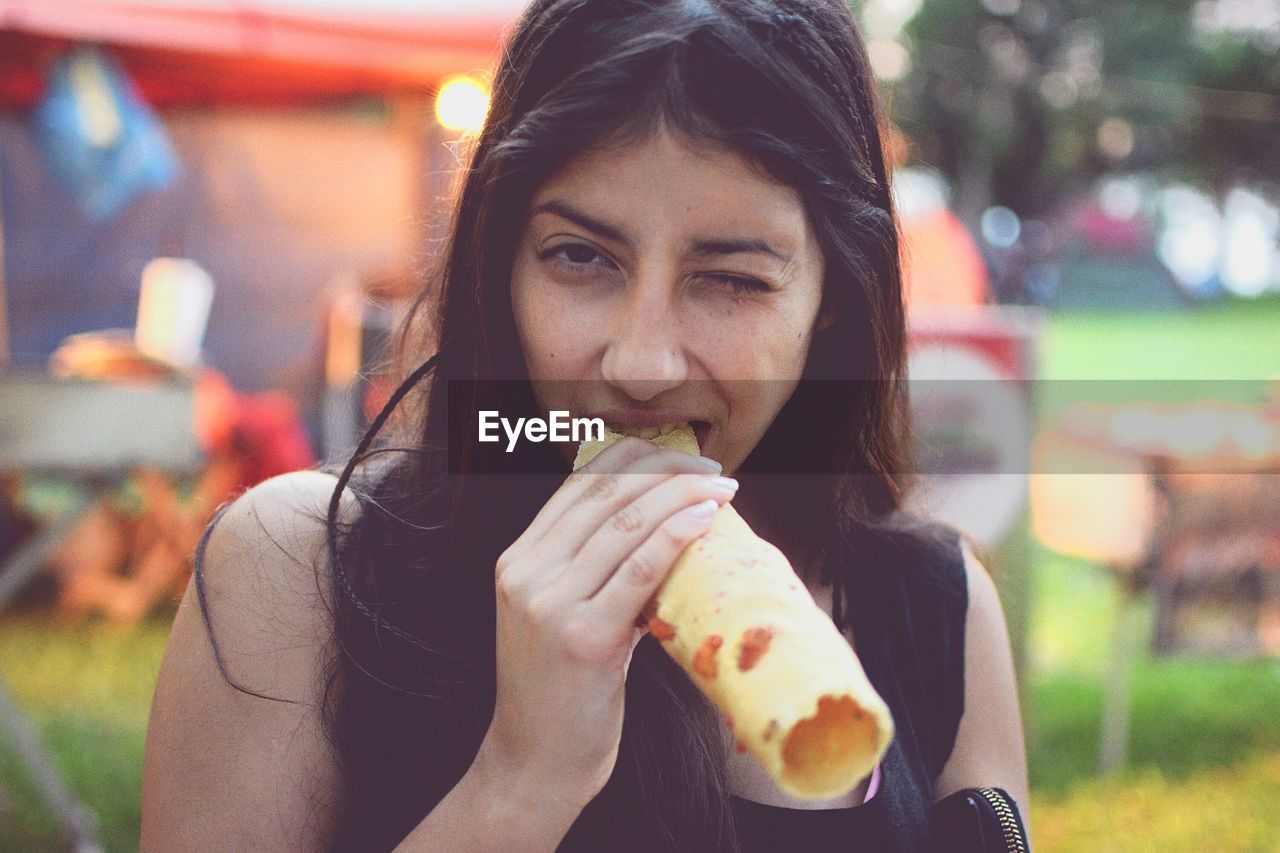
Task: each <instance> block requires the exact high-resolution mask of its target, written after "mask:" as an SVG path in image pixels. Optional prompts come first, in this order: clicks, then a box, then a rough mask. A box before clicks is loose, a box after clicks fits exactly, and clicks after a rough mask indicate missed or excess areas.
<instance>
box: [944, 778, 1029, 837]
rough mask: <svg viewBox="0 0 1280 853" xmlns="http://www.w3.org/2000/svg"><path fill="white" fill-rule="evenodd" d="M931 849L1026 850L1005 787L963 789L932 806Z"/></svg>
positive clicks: (1019, 821) (1014, 807)
mask: <svg viewBox="0 0 1280 853" xmlns="http://www.w3.org/2000/svg"><path fill="white" fill-rule="evenodd" d="M931 832H932V839H933V840H932V849H933V850H936V851H939V853H941V851H948V853H1028V851H1030V850H1031V842H1030V841H1029V840H1028V839H1027V830H1026V827H1024V826H1023V825H1022V815H1021V813H1020V812H1019V811H1018V804H1017V803H1016V802H1015V801H1014V799H1013V797H1011V796H1009V792H1008V791H1006V790H1005V789H1004V788H964V789H962V790H959V791H956V792H955V793H954V794H950V795H948V796H946V797H944V798H943V799H941V800H939V801H938V802H936V803H934V806H933V828H932V831H931Z"/></svg>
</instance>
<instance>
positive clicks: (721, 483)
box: [711, 477, 738, 492]
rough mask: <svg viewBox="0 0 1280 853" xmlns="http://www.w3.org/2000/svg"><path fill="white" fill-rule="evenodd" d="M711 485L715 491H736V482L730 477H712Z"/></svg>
mask: <svg viewBox="0 0 1280 853" xmlns="http://www.w3.org/2000/svg"><path fill="white" fill-rule="evenodd" d="M711 484H712V485H713V486H715V487H716V488H717V489H724V490H725V491H726V492H736V491H737V490H738V481H737V480H735V479H733V478H732V477H712V478H711Z"/></svg>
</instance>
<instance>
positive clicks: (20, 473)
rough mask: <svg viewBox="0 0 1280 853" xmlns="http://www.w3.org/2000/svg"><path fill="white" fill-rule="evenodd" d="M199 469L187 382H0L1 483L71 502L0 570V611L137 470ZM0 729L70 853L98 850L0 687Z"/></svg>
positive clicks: (30, 376)
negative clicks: (55, 489) (21, 480)
mask: <svg viewBox="0 0 1280 853" xmlns="http://www.w3.org/2000/svg"><path fill="white" fill-rule="evenodd" d="M201 463H202V453H201V450H200V446H199V443H198V441H197V439H196V434H195V430H194V387H193V384H192V383H191V382H190V381H187V380H185V379H183V378H180V377H175V378H171V379H167V380H164V381H151V380H147V381H134V382H131V381H110V382H100V381H90V380H83V379H62V378H56V377H53V376H50V375H47V374H44V373H41V372H29V373H23V372H12V371H11V372H7V373H0V477H2V478H6V479H9V478H18V477H31V476H38V477H42V478H50V479H55V480H58V481H62V482H64V483H66V484H68V485H69V486H70V487H71V488H70V490H69V491H70V493H71V494H72V495H73V497H72V498H70V499H69V500H68V501H66V502H65V506H63V507H62V508H61V510H60V511H58V512H57V513H56V514H55V515H54V516H53V517H51V518H49V519H47V520H46V521H45V524H44V526H43V528H42V529H40V530H38V531H37V532H36V533H35V534H33V535H32V536H31V537H30V539H29V541H27V542H26V543H25V544H23V545H21V546H20V547H18V548H17V550H16V551H15V552H14V553H12V554H11V555H9V557H8V558H7V559H6V560H5V561H4V563H3V564H2V565H0V611H2V610H3V608H4V606H5V605H6V604H7V603H8V602H9V601H10V600H11V599H12V598H13V597H14V596H15V595H16V594H17V593H18V592H19V591H20V590H21V589H22V588H23V587H24V586H26V585H27V584H28V583H29V582H30V581H31V580H32V579H33V578H34V577H35V575H36V574H37V573H38V572H39V571H40V569H41V568H42V567H43V566H44V564H45V562H46V560H47V558H48V557H49V555H50V554H51V553H52V551H53V550H54V549H55V548H56V547H57V546H58V544H59V543H60V542H61V541H62V540H63V538H64V537H65V536H66V535H67V534H68V533H69V532H70V531H71V530H73V529H74V528H75V527H76V525H77V524H78V523H79V522H80V520H81V519H82V518H83V516H84V515H85V513H86V512H87V511H89V509H90V508H91V507H93V506H94V505H95V504H96V503H97V502H98V501H99V500H100V499H101V498H103V497H104V496H105V495H107V494H108V493H109V492H111V491H112V490H113V489H115V488H117V487H118V486H119V485H120V484H121V483H122V482H123V481H124V480H125V479H126V478H127V477H128V476H129V475H130V473H131V472H133V471H136V470H138V469H139V468H146V469H150V470H157V471H162V472H167V473H171V474H173V475H175V476H188V475H194V474H196V473H197V472H198V471H199V470H200V466H201ZM0 727H2V729H0V734H2V735H3V736H4V737H6V738H7V739H8V740H10V741H11V742H12V743H13V744H14V746H15V747H16V749H17V752H18V754H19V756H20V758H21V760H22V763H23V765H24V766H25V769H26V770H27V772H28V773H29V774H30V776H31V778H32V779H33V781H34V782H35V783H36V785H37V789H38V791H39V792H40V795H41V796H42V797H43V799H44V800H45V801H46V803H47V805H48V806H49V807H50V808H51V810H52V811H53V812H54V814H55V815H56V816H57V817H58V819H59V821H60V822H61V824H62V827H63V831H64V832H65V833H66V835H67V837H68V839H69V840H70V841H71V842H72V843H73V845H74V847H75V849H77V850H82V851H88V850H97V849H100V845H99V844H98V841H97V833H96V828H95V823H96V820H95V818H94V816H93V814H92V813H91V812H89V811H88V810H87V809H86V808H84V806H82V805H81V804H79V803H78V802H77V801H76V800H75V798H74V797H73V796H72V794H71V793H70V792H69V791H68V790H67V789H66V787H65V786H64V785H63V784H62V782H61V780H60V779H59V778H58V776H57V773H56V772H55V771H54V769H53V767H52V765H51V764H50V763H49V761H48V758H47V756H45V754H44V752H43V750H42V748H41V747H40V744H39V742H38V739H37V738H36V736H35V733H34V730H33V728H32V727H31V725H30V723H29V722H28V721H27V720H26V718H25V717H24V716H23V715H22V714H21V712H20V711H19V710H18V709H17V707H16V706H15V705H14V704H13V702H12V701H11V700H10V699H9V697H8V695H7V693H6V692H5V691H4V689H3V682H2V681H0Z"/></svg>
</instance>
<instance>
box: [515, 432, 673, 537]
mask: <svg viewBox="0 0 1280 853" xmlns="http://www.w3.org/2000/svg"><path fill="white" fill-rule="evenodd" d="M615 447H616V448H617V449H616V450H615V449H614V448H615ZM657 450H658V447H657V445H655V444H652V443H651V442H648V441H643V440H641V439H636V440H634V441H617V442H614V444H613V445H610V446H609V447H607V448H605V449H604V450H603V451H602V452H601V453H600V454H599V455H597V456H596V458H594V459H592V460H591V461H590V462H589V463H587V464H586V465H584V466H582V467H581V468H579V469H578V470H577V471H574V472H573V473H572V474H570V475H569V476H568V478H566V479H565V481H564V482H563V483H562V484H561V485H560V488H558V489H556V491H555V492H554V493H553V494H552V495H551V497H550V498H548V499H547V502H546V503H545V504H543V505H542V509H540V510H539V511H538V513H537V515H535V516H534V517H533V521H531V522H529V525H528V526H527V527H526V528H525V529H524V532H523V533H521V534H520V535H519V536H518V537H516V540H515V541H514V542H512V543H511V545H510V546H509V547H508V548H507V549H506V552H505V556H507V557H509V558H511V559H510V560H509V562H516V560H515V559H514V558H515V557H516V556H517V555H519V554H522V553H524V552H526V551H528V550H529V549H530V548H532V547H533V546H534V545H535V544H537V543H538V542H540V541H541V540H542V538H543V537H544V536H545V535H546V533H547V531H548V530H550V529H551V526H552V525H554V524H555V523H556V521H557V520H558V519H559V518H560V517H561V516H562V515H564V513H565V511H566V510H567V509H569V507H571V506H573V504H574V503H575V502H577V501H578V500H580V499H581V497H582V494H583V492H585V491H586V490H587V489H589V488H590V487H591V484H592V483H593V482H595V478H594V477H593V475H602V476H609V475H611V474H612V473H613V472H614V471H616V470H617V469H619V468H620V467H623V466H626V465H628V464H630V463H632V462H634V461H636V460H638V459H641V458H643V457H644V456H646V455H648V454H650V453H653V452H655V451H657Z"/></svg>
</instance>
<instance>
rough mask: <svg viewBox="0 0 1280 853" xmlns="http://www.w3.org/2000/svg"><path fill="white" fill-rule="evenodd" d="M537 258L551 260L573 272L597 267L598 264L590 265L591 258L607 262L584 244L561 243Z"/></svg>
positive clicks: (598, 253)
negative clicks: (558, 262)
mask: <svg viewBox="0 0 1280 853" xmlns="http://www.w3.org/2000/svg"><path fill="white" fill-rule="evenodd" d="M561 253H563V254H561ZM539 257H540V258H541V259H542V260H547V259H548V258H553V259H555V260H558V261H560V262H561V263H562V264H563V265H564V266H567V267H568V268H569V269H571V270H575V271H576V270H578V269H582V268H584V267H592V266H599V264H596V263H592V259H593V258H599V259H600V260H603V261H605V262H606V263H608V262H609V261H608V258H605V256H604V255H602V254H600V252H598V251H596V250H595V249H593V248H592V247H591V246H588V245H587V244H586V243H561V244H560V245H559V246H555V247H553V248H551V249H548V250H547V251H545V252H543V253H542V254H541V255H540V256H539Z"/></svg>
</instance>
